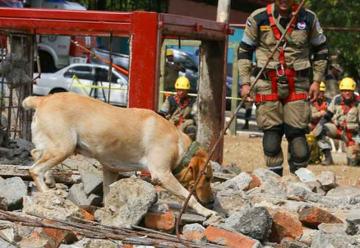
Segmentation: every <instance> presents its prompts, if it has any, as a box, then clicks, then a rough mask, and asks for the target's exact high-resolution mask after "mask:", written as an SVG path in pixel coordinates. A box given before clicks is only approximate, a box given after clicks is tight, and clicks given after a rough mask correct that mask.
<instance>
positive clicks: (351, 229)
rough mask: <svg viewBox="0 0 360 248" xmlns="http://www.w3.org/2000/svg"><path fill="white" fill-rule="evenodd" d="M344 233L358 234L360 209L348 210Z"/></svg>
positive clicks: (359, 233) (359, 232) (359, 230)
mask: <svg viewBox="0 0 360 248" xmlns="http://www.w3.org/2000/svg"><path fill="white" fill-rule="evenodd" d="M345 220H346V223H347V227H346V233H347V234H349V235H360V209H356V210H352V211H350V212H349V213H348V214H347V216H346V219H345Z"/></svg>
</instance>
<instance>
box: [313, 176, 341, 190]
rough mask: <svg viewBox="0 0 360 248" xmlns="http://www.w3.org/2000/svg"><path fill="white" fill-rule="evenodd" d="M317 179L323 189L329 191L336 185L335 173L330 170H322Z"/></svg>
mask: <svg viewBox="0 0 360 248" xmlns="http://www.w3.org/2000/svg"><path fill="white" fill-rule="evenodd" d="M317 180H318V181H319V182H320V184H321V187H322V188H323V189H324V190H325V191H329V190H331V189H333V188H335V187H336V186H337V183H336V175H335V173H334V172H332V171H323V172H321V173H320V175H319V176H318V177H317Z"/></svg>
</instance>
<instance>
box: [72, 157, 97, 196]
mask: <svg viewBox="0 0 360 248" xmlns="http://www.w3.org/2000/svg"><path fill="white" fill-rule="evenodd" d="M78 170H79V173H80V176H81V181H82V183H83V185H84V191H85V193H86V194H87V195H90V194H92V193H94V194H102V182H103V175H102V172H101V171H100V170H98V169H97V168H96V167H94V166H92V165H84V164H81V165H79V166H78Z"/></svg>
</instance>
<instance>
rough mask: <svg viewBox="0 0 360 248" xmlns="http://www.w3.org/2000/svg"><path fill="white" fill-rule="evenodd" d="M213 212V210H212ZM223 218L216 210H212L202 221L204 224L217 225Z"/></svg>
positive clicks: (222, 221)
mask: <svg viewBox="0 0 360 248" xmlns="http://www.w3.org/2000/svg"><path fill="white" fill-rule="evenodd" d="M212 212H214V211H212ZM224 221H225V219H224V218H223V217H222V216H221V215H219V214H218V213H217V212H214V213H213V214H211V215H210V216H208V217H207V220H206V221H204V223H203V225H204V226H218V225H220V224H221V223H224Z"/></svg>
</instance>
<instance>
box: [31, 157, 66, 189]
mask: <svg viewBox="0 0 360 248" xmlns="http://www.w3.org/2000/svg"><path fill="white" fill-rule="evenodd" d="M68 156H69V153H68V152H61V151H59V150H57V151H56V152H51V151H49V150H46V151H43V152H42V154H41V156H40V157H39V158H38V160H37V161H36V162H35V163H34V164H33V165H32V166H31V167H30V169H29V172H30V175H31V177H32V178H33V180H34V182H35V185H36V187H37V189H38V190H39V191H40V192H44V191H46V190H48V187H47V186H46V183H45V180H44V179H45V173H46V172H47V171H48V170H49V169H50V168H51V167H53V166H55V165H57V164H59V163H61V162H62V161H64V160H65V159H66V158H67V157H68Z"/></svg>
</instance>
